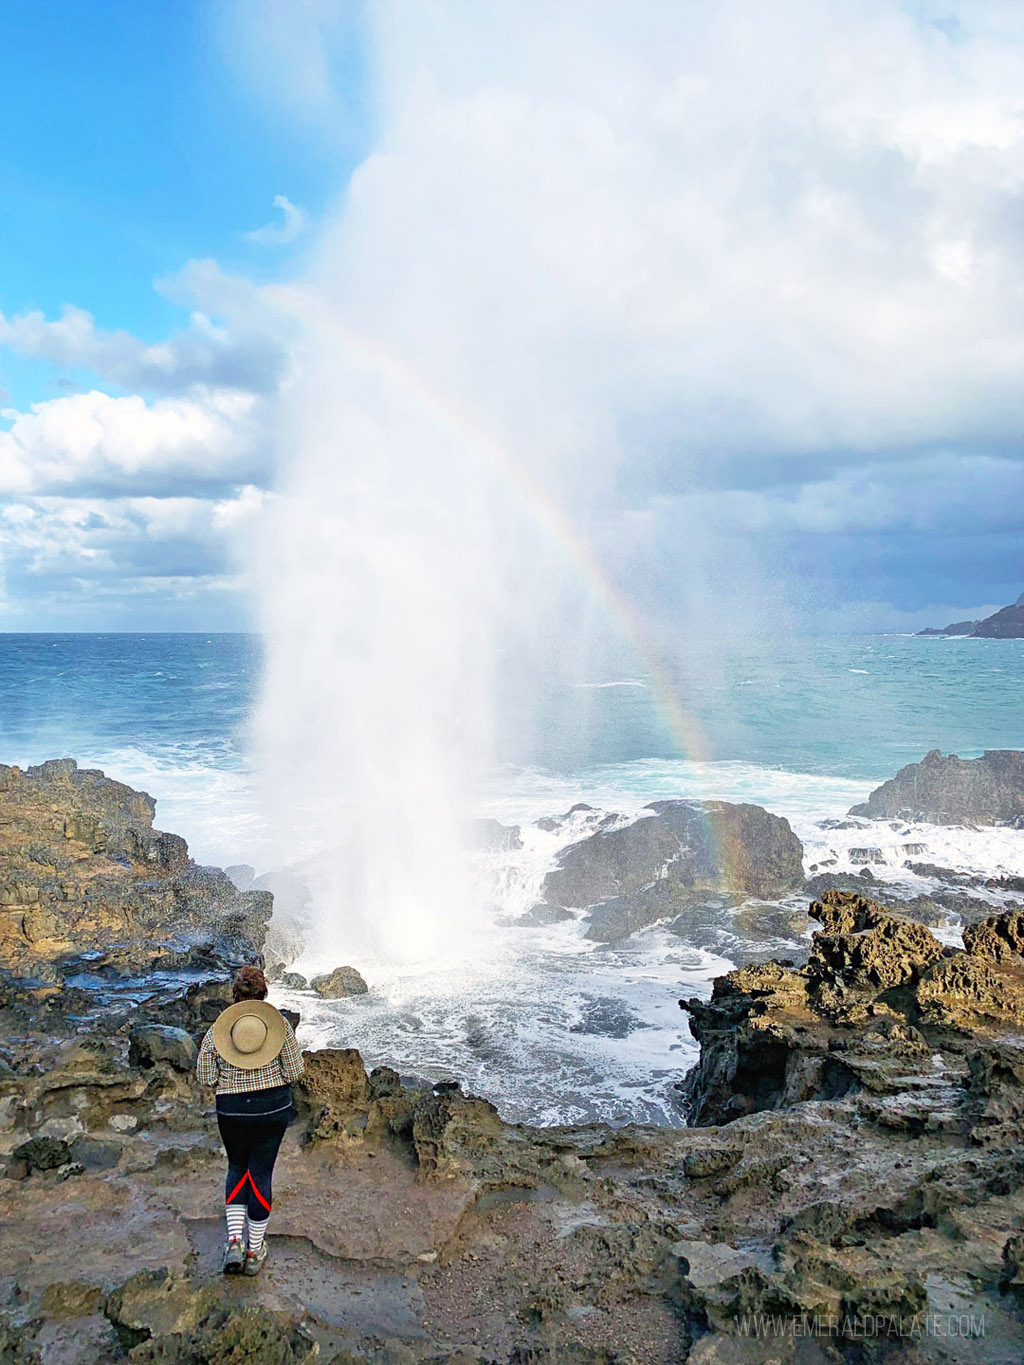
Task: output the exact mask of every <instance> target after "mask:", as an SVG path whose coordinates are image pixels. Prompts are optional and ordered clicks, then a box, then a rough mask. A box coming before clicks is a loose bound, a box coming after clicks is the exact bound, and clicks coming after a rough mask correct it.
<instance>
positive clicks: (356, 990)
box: [309, 967, 370, 1000]
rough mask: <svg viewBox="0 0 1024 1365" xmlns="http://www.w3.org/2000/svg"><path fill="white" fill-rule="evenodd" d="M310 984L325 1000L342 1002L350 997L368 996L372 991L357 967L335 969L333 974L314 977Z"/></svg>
mask: <svg viewBox="0 0 1024 1365" xmlns="http://www.w3.org/2000/svg"><path fill="white" fill-rule="evenodd" d="M309 984H310V985H311V986H312V987H313V989H314V990H315V991H316V993H317V994H318V995H322V996H323V997H324V999H325V1000H342V999H344V998H345V997H346V996H349V995H366V994H367V992H368V991H369V989H370V988H369V986H368V985H367V984H366V982H365V981H364V980H363V978H362V977H361V976H360V975H359V973H358V972H357V971H356V969H355V967H335V969H334V971H333V972H325V973H324V974H323V975H322V976H314V977H313V978H312V979H311V980H310V983H309Z"/></svg>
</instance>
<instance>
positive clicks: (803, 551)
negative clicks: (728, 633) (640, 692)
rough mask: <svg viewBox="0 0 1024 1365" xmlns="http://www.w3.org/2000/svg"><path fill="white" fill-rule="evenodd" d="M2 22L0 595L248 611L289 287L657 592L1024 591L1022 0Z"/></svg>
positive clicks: (954, 615) (791, 616)
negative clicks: (480, 435)
mask: <svg viewBox="0 0 1024 1365" xmlns="http://www.w3.org/2000/svg"><path fill="white" fill-rule="evenodd" d="M0 49H2V50H3V52H4V53H5V79H4V81H3V83H2V84H0V177H2V184H3V198H2V208H0V390H2V397H0V412H2V416H0V561H2V565H0V567H2V574H3V580H2V589H0V628H2V629H6V630H203V631H211V630H236V629H242V630H244V629H253V628H258V627H259V625H260V623H261V608H260V597H261V591H262V589H261V583H260V575H259V573H257V572H255V571H254V569H253V557H252V555H251V553H250V551H251V546H252V544H253V543H254V542H258V541H259V540H261V538H266V537H268V536H270V535H271V534H272V531H273V526H274V521H273V508H274V503H275V499H277V498H278V496H279V493H280V490H281V488H282V486H283V485H285V484H286V483H287V480H288V477H289V469H290V467H291V462H292V459H293V446H294V444H295V439H296V437H295V434H294V433H295V432H297V431H298V430H299V429H300V428H301V429H302V430H303V431H305V432H306V433H307V435H306V437H305V438H304V439H307V440H308V431H309V429H310V428H313V429H316V427H317V425H318V423H319V424H320V425H321V426H324V425H326V426H327V427H328V428H329V427H330V424H331V422H332V420H333V418H332V416H331V414H330V413H329V412H328V411H327V410H326V408H325V407H324V405H323V398H322V395H323V388H324V368H325V365H326V367H327V372H328V373H327V383H328V385H329V384H330V382H331V379H330V375H331V370H330V365H331V356H330V355H329V354H328V355H327V356H326V357H325V356H324V354H323V353H322V352H323V346H324V341H323V336H324V332H323V329H322V328H319V329H318V328H317V327H316V326H313V325H312V324H311V318H312V317H315V316H316V315H317V310H318V309H322V310H326V311H327V312H328V313H329V314H330V316H331V318H332V319H334V320H335V322H336V323H337V326H338V327H339V328H343V329H347V331H349V332H350V333H355V334H358V335H359V336H360V337H362V338H367V339H369V340H370V341H371V342H372V344H373V345H375V346H379V347H381V348H385V349H386V350H387V352H388V354H389V355H391V356H392V357H395V358H397V360H399V361H400V362H401V365H402V366H403V367H405V369H406V370H408V371H410V372H412V373H414V374H415V375H416V376H417V377H418V380H417V382H420V383H422V384H423V385H424V386H426V387H428V388H429V389H430V391H431V392H432V393H434V394H437V395H440V396H441V401H443V403H444V405H445V406H446V407H447V408H449V409H458V410H459V411H464V412H470V411H471V412H472V414H473V419H474V421H476V422H477V423H483V424H484V425H485V426H486V428H487V430H488V431H489V432H490V433H491V434H492V436H493V438H494V439H495V440H497V441H500V443H501V445H502V446H503V448H504V449H506V450H507V451H509V452H510V457H511V458H512V459H513V460H518V461H521V462H522V464H523V466H524V468H526V469H527V470H528V471H529V475H530V477H531V478H532V479H533V480H534V481H537V482H539V483H541V484H543V486H544V487H545V489H546V490H547V494H548V495H549V496H550V497H551V498H552V499H554V500H555V501H556V502H558V503H559V505H560V506H561V507H562V508H563V509H564V512H565V515H566V516H567V517H568V518H569V519H573V518H575V519H576V521H577V532H578V534H579V536H580V537H582V538H584V539H585V540H586V541H587V543H588V545H589V547H590V549H589V553H591V554H592V555H593V556H594V558H595V559H596V560H598V561H599V562H600V563H601V565H602V566H603V569H604V571H605V572H606V573H607V575H608V576H609V578H610V579H611V580H612V581H613V582H614V583H615V584H616V585H617V588H618V590H619V591H620V592H621V593H622V594H623V595H625V596H626V597H627V598H628V599H629V601H630V603H631V604H632V607H633V609H634V610H635V611H636V612H637V613H638V614H640V615H642V616H643V617H644V618H645V619H646V620H648V621H650V622H651V623H653V624H654V626H655V627H657V628H661V629H664V630H668V631H670V630H672V629H682V628H686V627H688V626H690V625H692V624H693V623H696V624H699V625H703V624H707V623H709V622H713V621H715V620H716V619H718V618H720V617H721V616H722V615H725V614H729V613H734V614H735V615H736V616H737V618H738V619H741V620H743V621H746V622H750V623H751V624H753V623H755V622H756V623H758V624H759V625H760V626H761V627H762V628H763V626H764V623H765V621H767V620H772V621H777V622H780V623H782V622H784V623H785V624H786V626H787V628H796V629H806V630H811V631H822V630H836V631H860V630H866V631H872V630H914V629H920V628H921V627H923V626H925V625H929V624H932V625H935V624H938V625H941V624H944V623H945V621H947V620H954V619H962V618H964V617H968V616H973V615H978V614H983V613H985V612H987V611H989V610H992V609H994V608H995V607H997V606H1000V605H1002V604H1004V603H1006V602H1008V601H1011V600H1013V599H1015V598H1016V597H1017V595H1018V594H1019V593H1020V591H1021V589H1022V588H1024V554H1022V546H1024V537H1022V526H1021V517H1022V510H1021V509H1022V508H1024V458H1022V456H1024V452H1022V448H1021V427H1022V423H1021V417H1022V387H1024V386H1022V383H1021V380H1022V365H1024V341H1022V336H1021V318H1022V311H1021V303H1022V292H1024V291H1022V261H1024V254H1022V251H1021V203H1022V172H1024V101H1022V98H1021V95H1020V91H1021V90H1022V89H1024V79H1022V78H1024V69H1022V67H1024V60H1022V57H1024V10H1022V9H1021V7H1020V6H1019V5H1018V4H1015V3H1006V4H1004V3H999V0H964V2H963V3H954V2H953V0H780V3H778V4H776V5H773V6H771V7H770V16H769V14H768V7H765V6H764V5H762V4H761V3H760V2H759V0H722V3H720V4H715V5H711V4H709V3H706V0H680V3H677V4H667V3H660V2H657V3H645V2H644V0H638V3H637V4H633V5H630V6H625V5H623V4H621V3H618V0H616V2H615V3H609V2H606V0H585V3H584V2H583V0H580V3H577V2H576V0H555V3H552V4H550V5H545V6H543V7H540V6H534V5H530V4H523V3H521V0H513V2H512V3H501V0H495V3H490V2H489V0H484V2H483V3H480V4H476V5H472V6H471V5H467V4H465V3H461V2H460V0H431V2H430V3H428V2H427V0H377V3H370V4H368V5H359V4H355V3H346V2H345V0H332V2H331V3H319V2H318V0H301V3H288V4H285V3H279V0H247V2H245V0H239V3H235V4H232V3H227V2H225V3H210V0H206V2H205V3H192V2H191V0H175V3H170V0H154V3H151V4H147V5H138V4H133V3H128V0H116V2H114V0H90V4H88V5H82V4H78V3H74V2H73V0H60V2H58V0H7V3H6V4H5V5H3V6H0ZM314 352H316V354H315V355H314ZM314 367H315V369H316V380H315V382H314V381H312V380H311V379H310V374H311V372H312V371H313V369H314ZM343 375H344V379H343V378H342V376H343ZM359 382H360V381H359V379H358V376H355V377H353V376H352V375H351V372H350V371H349V370H344V369H343V368H342V367H341V366H340V365H339V367H338V383H339V384H350V385H352V386H358V384H359ZM343 397H344V399H345V401H347V402H349V403H351V404H352V405H355V406H358V405H359V403H360V402H361V401H362V396H361V395H360V393H359V392H358V391H356V387H353V389H352V391H351V392H349V391H348V390H346V392H345V394H344V395H343ZM426 448H427V443H425V449H426ZM425 458H426V456H425ZM324 459H325V461H327V462H329V460H330V454H329V451H328V453H326V454H325V456H324ZM262 572H264V573H265V572H266V569H265V568H264V569H263V571H262Z"/></svg>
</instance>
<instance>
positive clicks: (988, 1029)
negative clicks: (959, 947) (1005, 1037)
mask: <svg viewBox="0 0 1024 1365" xmlns="http://www.w3.org/2000/svg"><path fill="white" fill-rule="evenodd" d="M914 994H915V997H916V1001H917V1006H918V1009H919V1011H920V1015H921V1018H922V1020H923V1021H924V1022H925V1023H928V1024H932V1025H945V1026H946V1027H949V1028H953V1029H956V1030H958V1031H960V1032H963V1033H988V1034H995V1033H1000V1032H1005V1031H1006V1030H1007V1029H1017V1030H1022V1029H1024V962H1021V961H1020V960H1019V959H1018V960H1016V961H1014V962H1007V961H1004V962H997V961H995V960H993V959H992V958H988V957H979V956H976V955H974V954H973V953H966V952H956V953H953V954H952V955H951V956H948V957H942V958H940V959H939V960H938V961H937V962H935V963H934V964H933V965H932V966H931V967H929V968H928V969H927V971H926V972H925V973H924V974H923V975H922V977H921V979H920V981H919V982H918V983H917V985H916V987H915V992H914Z"/></svg>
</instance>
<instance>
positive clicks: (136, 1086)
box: [0, 853, 1024, 1365]
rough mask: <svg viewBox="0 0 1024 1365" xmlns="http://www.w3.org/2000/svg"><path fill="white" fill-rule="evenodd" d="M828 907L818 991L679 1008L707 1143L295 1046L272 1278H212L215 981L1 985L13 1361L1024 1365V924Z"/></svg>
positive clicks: (784, 980) (724, 993)
mask: <svg viewBox="0 0 1024 1365" xmlns="http://www.w3.org/2000/svg"><path fill="white" fill-rule="evenodd" d="M90 856H92V857H95V856H98V855H96V854H95V853H94V854H92V855H90ZM125 871H127V869H125ZM812 914H813V916H814V919H815V922H816V923H817V924H818V926H819V928H818V930H817V932H816V934H815V936H814V939H813V941H812V944H811V949H810V952H809V955H808V958H807V961H806V963H805V964H804V965H803V966H802V967H800V968H796V967H793V966H788V965H786V964H784V963H780V962H771V961H769V962H760V963H756V964H752V965H750V966H747V967H745V968H743V969H742V970H739V971H735V972H732V973H729V974H728V975H727V976H725V977H722V978H720V979H719V980H718V981H717V982H716V983H715V987H714V993H713V995H712V998H711V1000H710V1001H695V1000H691V1001H687V1002H686V1008H687V1009H688V1010H689V1012H690V1017H691V1019H692V1027H693V1029H694V1032H695V1034H696V1035H697V1037H698V1039H699V1041H700V1044H701V1058H700V1062H699V1065H698V1066H697V1067H696V1068H695V1070H694V1071H693V1073H691V1076H690V1077H689V1078H688V1079H687V1080H686V1082H685V1089H686V1094H687V1096H688V1100H689V1104H690V1106H691V1110H692V1113H693V1117H694V1119H695V1120H696V1125H695V1126H693V1127H691V1128H688V1129H669V1128H654V1127H645V1126H642V1125H636V1124H631V1125H627V1126H626V1127H622V1128H611V1127H609V1126H607V1125H602V1124H590V1125H584V1126H578V1127H559V1128H546V1129H541V1128H535V1127H530V1126H528V1125H524V1124H509V1123H506V1122H505V1121H503V1119H502V1118H501V1116H500V1114H499V1113H498V1111H497V1110H496V1109H495V1107H494V1106H493V1105H492V1104H491V1103H489V1102H488V1100H487V1099H486V1097H484V1096H474V1095H468V1094H465V1093H464V1092H463V1091H462V1089H461V1087H460V1086H459V1084H458V1083H457V1081H455V1080H452V1081H450V1082H440V1083H438V1084H435V1085H428V1084H425V1083H424V1084H405V1083H403V1081H402V1079H401V1077H400V1075H399V1071H398V1070H397V1069H396V1068H397V1067H398V1066H400V1065H401V1062H402V1059H401V1058H397V1057H396V1058H395V1059H394V1060H395V1064H396V1065H395V1067H390V1066H379V1067H376V1068H374V1069H373V1070H372V1071H371V1072H370V1073H369V1074H367V1071H366V1068H365V1067H364V1064H363V1061H362V1058H361V1057H360V1055H359V1053H358V1052H356V1051H355V1050H354V1049H335V1050H322V1051H318V1052H310V1053H307V1054H306V1063H307V1072H306V1077H305V1079H304V1081H303V1082H302V1083H301V1084H300V1085H297V1086H296V1087H295V1099H296V1118H295V1121H294V1123H293V1124H292V1126H291V1127H290V1129H289V1131H288V1133H287V1135H286V1137H285V1142H284V1145H283V1147H282V1153H281V1157H280V1161H279V1165H278V1169H277V1173H276V1175H275V1206H274V1212H273V1217H272V1222H271V1231H270V1237H269V1246H270V1260H269V1262H268V1265H267V1267H266V1269H265V1270H264V1272H263V1274H262V1275H261V1276H260V1277H258V1278H257V1279H255V1280H248V1279H244V1278H225V1277H223V1276H221V1275H220V1274H219V1273H218V1254H219V1249H220V1245H221V1237H222V1222H221V1215H220V1209H221V1200H222V1197H223V1183H222V1182H223V1171H224V1164H223V1155H222V1153H221V1150H220V1144H219V1140H218V1137H217V1132H216V1127H215V1123H214V1119H213V1115H212V1113H211V1108H212V1106H211V1104H210V1100H209V1097H208V1096H206V1095H205V1094H203V1093H202V1092H200V1091H199V1089H198V1087H197V1085H196V1082H195V1079H194V1075H193V1074H192V1071H191V1069H190V1066H189V1065H188V1062H189V1059H190V1056H191V1052H190V1048H189V1043H190V1042H191V1043H192V1044H193V1045H194V1043H195V1041H196V1038H197V1037H198V1035H199V1033H200V1031H201V1030H202V1028H204V1027H205V1022H206V1021H207V1020H208V1019H209V1018H210V1017H212V1016H213V1015H214V1014H215V1013H216V1012H217V1010H218V1009H219V1008H220V1007H221V1006H222V1004H223V1003H224V992H225V989H226V984H225V983H226V979H227V971H226V969H225V968H224V967H222V969H221V970H222V973H223V974H222V976H221V977H220V978H217V977H215V976H210V977H197V978H196V979H195V980H190V981H189V982H188V983H187V985H186V987H184V988H180V989H179V988H175V989H176V990H177V993H176V994H175V993H174V992H173V991H170V992H169V991H168V990H166V989H165V988H164V986H162V985H161V984H160V983H161V981H162V980H163V975H164V974H161V973H160V972H154V973H151V974H150V977H151V979H150V985H149V988H148V989H147V990H143V991H141V992H140V994H139V996H138V998H137V999H136V1000H135V1001H134V1003H131V1002H127V1001H126V998H125V997H124V996H123V995H117V994H116V993H115V994H111V993H109V992H107V991H106V987H105V986H103V985H102V984H100V985H96V984H93V985H86V984H83V983H82V981H81V980H80V979H79V978H77V977H70V976H68V977H66V976H64V975H63V974H62V973H61V972H59V971H58V972H56V973H55V975H54V978H53V979H52V980H51V981H49V982H45V983H42V982H40V981H39V980H38V979H29V978H25V977H21V976H14V975H8V976H7V977H6V978H4V979H3V980H2V981H0V989H2V994H3V1005H4V1008H3V1009H2V1010H0V1360H5V1361H6V1360H10V1361H22V1360H24V1361H39V1362H40V1365H101V1362H102V1365H109V1362H117V1361H122V1360H126V1361H127V1360H143V1361H163V1362H168V1361H175V1362H181V1363H182V1365H184V1362H200V1363H202V1362H209V1363H210V1365H213V1362H216V1363H217V1365H228V1362H231V1363H232V1365H235V1363H238V1365H240V1363H241V1362H242V1361H245V1362H267V1365H270V1362H274V1363H275V1365H277V1363H278V1362H310V1361H313V1360H320V1361H324V1362H332V1361H333V1362H336V1365H352V1363H353V1362H367V1363H369V1362H373V1365H415V1363H417V1362H424V1363H426V1362H429V1363H430V1365H470V1363H472V1365H680V1363H681V1362H687V1365H715V1362H718V1365H726V1363H727V1362H729V1363H730V1365H736V1363H737V1362H738V1363H740V1365H751V1363H752V1365H768V1362H776V1363H777V1365H820V1363H821V1362H828V1363H829V1365H839V1362H844V1365H871V1362H874V1361H880V1362H891V1365H930V1363H931V1362H936V1363H937V1365H938V1363H940V1362H943V1363H948V1365H973V1363H974V1362H977V1365H1003V1363H1005V1365H1011V1362H1012V1363H1013V1365H1017V1362H1019V1360H1020V1359H1021V1356H1022V1354H1024V1349H1022V1342H1024V1332H1022V1329H1021V1313H1022V1311H1024V1241H1022V1237H1024V1233H1022V1229H1024V1153H1022V1148H1021V1143H1020V1132H1021V1124H1022V1122H1024V1009H1022V1008H1021V1001H1022V998H1024V993H1022V991H1021V979H1022V976H1024V960H1022V959H1021V955H1020V951H1019V949H1020V931H1019V925H1018V924H1017V922H1016V920H1013V919H1011V918H1008V917H1005V916H1004V917H999V916H995V915H991V916H989V917H988V920H989V922H987V923H980V924H978V925H977V926H976V932H974V933H973V934H971V935H969V936H968V935H965V940H966V941H967V948H966V949H963V950H962V949H950V948H944V947H943V946H942V945H941V944H939V943H938V941H937V940H935V939H934V938H933V937H932V936H931V935H930V934H929V933H928V931H927V929H925V928H924V927H923V926H921V925H920V924H916V923H913V922H911V921H909V920H907V919H906V918H905V917H901V916H898V915H893V914H891V913H890V912H889V910H888V909H887V907H885V906H883V905H880V904H878V903H877V902H875V901H872V900H869V899H867V898H866V897H864V896H862V895H857V894H854V893H849V892H845V893H844V892H838V891H831V892H829V893H828V894H826V895H823V896H822V898H821V900H820V901H819V902H817V903H816V904H815V905H814V906H813V907H812ZM1010 914H1011V915H1012V914H1013V912H1010ZM165 927H167V926H165ZM57 961H58V962H59V959H57ZM154 1000H157V1001H159V1008H158V1009H154V1008H151V1006H152V1002H153V1001H154ZM815 1322H817V1323H818V1324H819V1327H818V1328H817V1329H809V1328H808V1324H809V1323H811V1324H813V1323H815ZM972 1322H973V1323H975V1324H977V1323H978V1322H981V1323H983V1332H984V1335H983V1336H982V1335H978V1333H977V1332H976V1331H975V1332H974V1334H973V1335H972V1329H971V1327H970V1324H971V1323H972ZM758 1324H760V1325H758ZM961 1324H964V1325H963V1326H961ZM951 1325H952V1330H951Z"/></svg>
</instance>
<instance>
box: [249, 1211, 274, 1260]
mask: <svg viewBox="0 0 1024 1365" xmlns="http://www.w3.org/2000/svg"><path fill="white" fill-rule="evenodd" d="M269 1222H270V1219H269V1217H268V1218H264V1220H263V1222H262V1223H254V1222H253V1220H252V1219H251V1218H250V1219H249V1250H250V1251H251V1252H254V1253H255V1252H258V1251H259V1249H260V1247H261V1246H262V1245H263V1234H264V1233H265V1232H266V1230H267V1224H268V1223H269Z"/></svg>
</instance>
